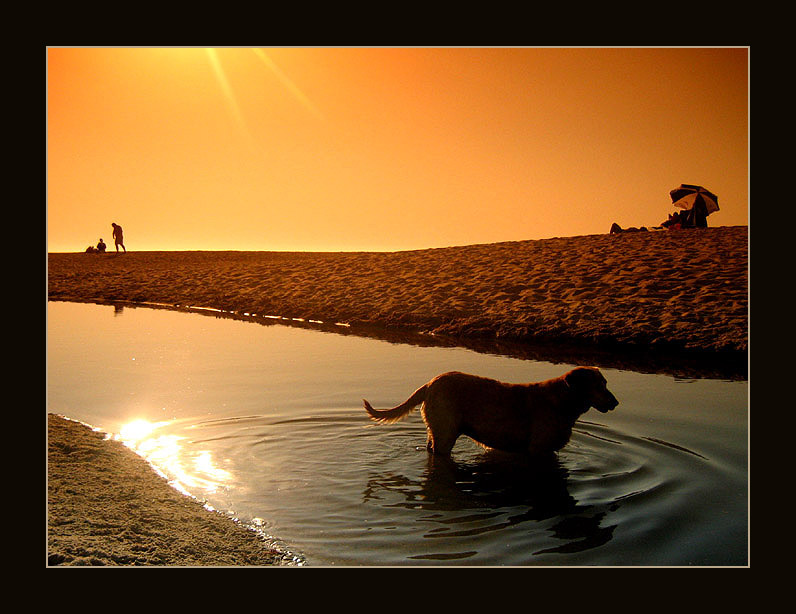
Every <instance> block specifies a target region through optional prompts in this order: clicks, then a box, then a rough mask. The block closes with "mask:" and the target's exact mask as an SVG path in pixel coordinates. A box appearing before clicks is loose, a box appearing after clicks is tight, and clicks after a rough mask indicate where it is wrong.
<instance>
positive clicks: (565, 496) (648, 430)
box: [47, 302, 749, 566]
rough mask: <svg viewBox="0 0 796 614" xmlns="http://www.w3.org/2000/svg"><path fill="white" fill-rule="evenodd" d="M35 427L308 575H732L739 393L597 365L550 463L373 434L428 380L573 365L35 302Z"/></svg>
mask: <svg viewBox="0 0 796 614" xmlns="http://www.w3.org/2000/svg"><path fill="white" fill-rule="evenodd" d="M47 330H48V348H47V349H48V351H47V355H48V371H47V378H48V391H47V394H48V407H47V411H49V412H54V413H58V414H61V415H64V416H66V417H68V418H72V419H75V420H80V421H82V422H86V423H88V424H90V425H92V426H94V427H97V428H100V429H102V430H103V431H106V432H108V433H111V434H113V435H115V436H118V437H119V438H121V439H123V440H124V441H126V442H127V443H128V445H130V446H132V447H134V448H135V449H137V450H138V452H139V453H140V454H142V455H143V456H145V457H147V458H148V459H149V460H150V461H151V462H152V463H153V464H154V465H156V466H157V467H158V468H159V469H160V470H161V471H162V472H163V473H164V474H166V476H167V477H168V478H169V479H170V480H172V481H173V483H174V485H175V486H176V487H178V488H181V489H183V490H185V491H187V492H189V493H190V494H192V495H194V496H195V497H197V498H199V499H201V500H204V501H207V503H208V504H209V505H210V506H212V507H213V508H215V509H216V510H218V511H220V512H224V513H228V514H230V515H232V516H234V517H236V518H238V519H240V520H241V521H242V522H244V523H247V524H249V525H251V526H254V527H257V529H258V530H260V531H262V532H263V533H264V534H265V535H268V536H272V537H273V538H274V540H276V543H278V544H281V545H282V546H283V547H284V548H286V549H288V550H289V551H290V552H291V553H292V555H294V556H295V557H296V559H297V560H298V561H300V562H301V563H302V564H306V565H391V566H397V565H416V566H420V565H449V566H454V565H455V566H462V565H488V566H493V565H513V566H526V565H746V564H748V501H749V499H748V462H747V459H748V382H745V381H742V382H738V381H722V380H708V379H696V380H687V381H686V380H678V379H675V378H673V377H670V376H665V375H650V374H642V373H635V372H632V371H624V370H615V369H603V370H602V371H603V373H604V374H605V376H606V378H607V379H608V382H609V387H610V389H611V390H612V391H613V392H614V394H615V395H616V396H617V398H618V399H619V400H620V405H619V407H617V409H616V410H615V411H613V412H611V413H609V414H600V413H598V412H597V411H595V410H591V411H589V412H588V413H586V414H584V415H583V416H582V418H581V420H580V421H579V422H578V423H577V424H576V425H575V432H574V434H573V437H572V440H571V441H570V443H569V444H568V445H567V447H565V448H564V449H563V450H562V451H561V452H560V453H559V454H558V458H557V459H556V460H554V461H551V462H548V463H538V462H537V463H532V462H530V461H528V460H526V459H525V458H523V457H517V456H511V455H501V454H497V453H489V452H485V451H484V450H483V449H481V448H480V447H478V446H476V445H475V444H473V443H472V442H471V441H470V440H468V439H466V438H465V437H462V438H460V439H459V441H458V443H457V444H456V447H455V448H454V452H453V459H452V461H438V460H437V461H434V460H433V459H432V458H431V457H430V456H429V455H428V454H427V453H426V451H425V427H424V425H423V422H422V419H421V418H420V413H419V411H415V412H414V413H413V414H412V415H411V416H410V417H409V418H408V419H407V420H405V421H404V422H401V423H398V424H395V425H386V426H380V425H375V424H372V423H371V422H370V421H369V419H368V418H367V416H366V414H365V412H364V410H363V409H362V401H361V400H362V399H363V398H366V399H368V400H369V401H370V402H371V403H372V404H373V405H374V406H375V407H392V406H394V405H397V404H398V403H399V402H402V401H404V400H405V399H406V398H407V397H408V396H409V395H410V394H411V393H412V392H413V391H414V390H415V389H416V388H417V387H418V386H420V385H421V384H423V383H425V382H426V381H428V380H429V379H431V378H432V377H433V376H435V375H437V374H439V373H442V372H444V371H450V370H459V371H465V372H470V373H476V374H479V375H483V376H487V377H494V378H497V379H501V380H504V381H512V382H529V381H539V380H543V379H547V378H550V377H555V376H558V375H560V374H562V373H564V372H565V371H566V370H568V369H569V368H570V367H571V366H570V365H565V364H552V363H547V362H539V361H530V360H520V359H514V358H507V357H503V356H496V355H489V354H482V353H476V352H473V351H470V350H466V349H459V348H436V347H417V346H413V345H408V344H396V343H388V342H385V341H379V340H374V339H365V338H359V337H355V336H350V335H341V334H334V333H329V332H320V331H316V330H305V329H298V328H293V327H287V326H283V325H280V324H273V325H268V326H265V325H261V324H256V323H252V322H243V321H238V320H231V319H224V318H214V317H208V316H203V315H197V314H189V313H181V312H175V311H167V310H159V309H147V308H136V309H132V308H129V307H126V308H120V307H116V308H114V307H112V306H100V305H90V304H75V303H62V302H53V303H49V304H48V321H47Z"/></svg>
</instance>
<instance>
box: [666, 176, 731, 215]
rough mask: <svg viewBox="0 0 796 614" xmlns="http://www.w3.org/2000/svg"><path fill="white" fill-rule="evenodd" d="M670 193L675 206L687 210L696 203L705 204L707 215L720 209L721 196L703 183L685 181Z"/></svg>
mask: <svg viewBox="0 0 796 614" xmlns="http://www.w3.org/2000/svg"><path fill="white" fill-rule="evenodd" d="M669 194H670V196H671V197H672V203H673V204H674V206H675V207H680V208H681V209H685V210H686V211H690V210H691V209H693V208H694V206H695V205H697V204H700V203H701V204H703V205H704V206H705V215H710V214H711V213H713V212H714V211H718V210H719V197H718V196H716V195H715V194H714V193H713V192H710V191H709V190H706V189H705V188H703V187H702V186H701V185H690V184H687V183H684V184H682V185H681V186H680V187H679V188H675V189H674V190H672V191H671V192H669Z"/></svg>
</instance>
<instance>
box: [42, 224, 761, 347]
mask: <svg viewBox="0 0 796 614" xmlns="http://www.w3.org/2000/svg"><path fill="white" fill-rule="evenodd" d="M131 247H132V246H131ZM48 293H49V298H51V299H62V300H102V301H122V300H123V301H134V302H155V303H164V304H168V305H181V306H194V307H211V308H217V309H223V310H228V311H235V312H247V313H251V314H257V316H260V317H262V316H268V315H276V316H284V317H289V318H304V319H314V320H321V321H324V322H342V323H348V324H350V325H351V326H352V327H357V326H380V327H386V328H401V329H406V330H415V331H423V332H430V333H434V334H436V335H446V336H452V337H488V338H496V339H504V340H513V341H531V340H558V341H570V342H577V343H584V344H605V343H611V344H616V345H628V346H641V347H662V348H663V347H665V348H674V349H693V350H704V351H709V352H745V351H746V349H747V347H748V339H747V333H748V229H747V227H746V226H735V227H719V228H708V229H701V230H682V231H650V232H635V233H624V234H618V235H609V234H605V235H589V236H581V237H568V238H553V239H543V240H535V241H518V242H507V243H494V244H486V245H472V246H464V247H450V248H440V249H427V250H418V251H406V252H389V253H381V252H340V253H312V252H303V253H297V252H234V251H230V252H202V251H197V252H138V253H136V252H134V251H131V252H130V253H128V254H122V255H117V254H115V253H111V254H104V255H97V254H83V253H75V254H50V255H49V257H48Z"/></svg>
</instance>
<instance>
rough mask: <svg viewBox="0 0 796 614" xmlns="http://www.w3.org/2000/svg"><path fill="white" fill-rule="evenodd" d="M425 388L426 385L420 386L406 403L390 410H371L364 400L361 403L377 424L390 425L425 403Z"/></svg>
mask: <svg viewBox="0 0 796 614" xmlns="http://www.w3.org/2000/svg"><path fill="white" fill-rule="evenodd" d="M427 388H428V384H425V385H424V386H421V387H420V388H418V389H417V390H415V391H414V393H413V394H412V396H411V397H409V398H408V399H407V400H406V401H404V402H403V403H401V404H400V405H399V406H398V407H393V408H392V409H373V407H371V405H370V403H368V402H367V401H365V400H364V399H362V402H363V403H364V404H365V411H367V412H368V414H369V415H370V417H371V418H372V419H373V420H375V421H376V422H378V423H379V424H390V423H392V422H398V421H399V420H403V419H404V418H406V416H408V415H409V412H411V411H412V410H413V409H414V408H415V407H417V406H418V405H420V404H421V403H422V402H423V401H425V400H426V389H427Z"/></svg>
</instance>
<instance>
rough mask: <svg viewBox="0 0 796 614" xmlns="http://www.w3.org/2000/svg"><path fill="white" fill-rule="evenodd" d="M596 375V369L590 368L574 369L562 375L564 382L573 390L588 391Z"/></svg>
mask: <svg viewBox="0 0 796 614" xmlns="http://www.w3.org/2000/svg"><path fill="white" fill-rule="evenodd" d="M598 373H599V371H597V369H594V368H591V367H576V368H574V369H572V371H570V372H569V373H566V374H565V375H564V381H565V382H566V383H567V385H568V386H569V387H570V388H572V389H573V390H588V389H589V387H591V386H593V384H594V381H595V379H596V378H597V377H598V375H597V374H598Z"/></svg>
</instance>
